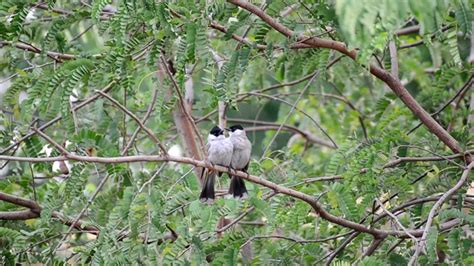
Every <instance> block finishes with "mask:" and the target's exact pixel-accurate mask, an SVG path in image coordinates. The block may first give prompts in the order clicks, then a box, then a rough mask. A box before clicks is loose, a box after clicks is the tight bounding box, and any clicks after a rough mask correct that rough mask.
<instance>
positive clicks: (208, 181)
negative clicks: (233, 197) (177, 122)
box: [199, 126, 233, 203]
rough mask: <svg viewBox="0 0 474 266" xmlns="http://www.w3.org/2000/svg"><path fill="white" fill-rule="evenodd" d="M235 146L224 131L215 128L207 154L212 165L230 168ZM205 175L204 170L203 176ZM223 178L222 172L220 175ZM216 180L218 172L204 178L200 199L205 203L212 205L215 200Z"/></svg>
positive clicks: (210, 171)
mask: <svg viewBox="0 0 474 266" xmlns="http://www.w3.org/2000/svg"><path fill="white" fill-rule="evenodd" d="M232 153H233V145H232V142H231V141H230V139H229V138H226V137H225V136H224V130H223V129H221V128H220V127H218V126H215V127H213V128H212V129H211V132H209V136H208V137H207V154H208V159H209V162H210V163H211V164H215V165H220V166H225V167H230V163H231V160H232ZM204 173H205V169H203V171H202V174H201V175H203V174H204ZM218 175H219V176H222V172H219V173H218ZM215 178H216V171H212V170H209V171H208V172H207V175H206V176H205V177H204V184H203V187H202V191H201V195H200V196H199V199H200V200H201V201H203V202H209V203H212V201H213V200H214V198H215V193H214V182H215Z"/></svg>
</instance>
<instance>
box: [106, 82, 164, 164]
mask: <svg viewBox="0 0 474 266" xmlns="http://www.w3.org/2000/svg"><path fill="white" fill-rule="evenodd" d="M97 92H98V93H99V94H100V95H102V96H103V97H105V98H107V99H108V100H109V101H111V102H112V103H113V104H114V105H115V106H117V107H118V108H119V109H120V110H122V111H123V112H124V113H126V114H127V115H128V116H130V117H131V118H132V119H133V120H135V122H137V124H138V125H139V126H140V127H141V128H142V129H143V130H144V131H145V132H146V133H147V135H148V136H150V138H151V139H152V140H153V142H155V144H157V146H158V147H159V148H160V149H161V151H162V152H163V154H165V155H166V154H168V152H167V151H166V148H165V146H163V144H162V143H161V142H160V140H159V139H158V138H157V137H156V136H155V134H153V131H151V129H149V128H148V127H146V126H145V125H144V124H143V123H142V121H141V120H140V119H139V118H138V117H137V116H136V115H134V114H133V113H132V112H130V111H129V110H128V109H127V108H126V107H125V106H123V105H122V104H121V103H119V102H118V101H117V100H115V99H114V98H112V96H110V95H108V94H107V93H104V92H102V91H97Z"/></svg>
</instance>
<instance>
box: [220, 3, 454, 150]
mask: <svg viewBox="0 0 474 266" xmlns="http://www.w3.org/2000/svg"><path fill="white" fill-rule="evenodd" d="M229 2H230V3H232V4H235V5H237V6H239V7H241V8H243V9H245V10H247V11H249V12H251V13H253V14H255V15H257V16H258V17H260V18H261V19H262V20H263V21H265V22H266V23H267V24H268V25H270V26H271V27H272V28H274V29H275V30H277V31H278V32H280V33H282V34H283V35H285V36H286V37H288V38H293V37H295V35H296V39H297V40H298V41H302V42H303V43H305V44H309V45H311V46H313V47H315V48H328V49H332V50H336V51H338V52H340V53H342V54H345V55H347V56H349V57H350V58H352V59H354V60H355V59H356V57H357V52H356V51H355V50H352V51H349V50H348V49H347V47H346V45H345V44H344V43H342V42H337V41H332V40H325V39H321V38H318V37H306V36H302V35H298V34H296V33H295V32H293V31H292V30H290V29H288V28H287V27H285V26H284V25H283V24H281V23H279V22H277V21H276V20H275V19H273V18H272V17H271V16H269V15H267V14H266V13H265V12H264V11H262V10H261V9H260V8H258V7H257V6H255V5H253V4H251V3H249V2H247V1H243V0H230V1H229ZM370 72H371V73H372V74H373V75H374V76H376V77H377V78H379V79H380V80H382V81H383V82H384V83H386V84H387V85H388V86H389V87H390V88H391V89H392V91H393V92H394V93H395V94H396V95H397V96H398V97H399V98H400V99H401V100H402V101H403V102H404V103H405V105H406V106H407V107H408V108H409V109H410V110H411V111H412V112H413V114H414V115H415V116H416V117H418V118H419V119H420V120H421V121H422V122H423V124H424V125H425V126H426V127H427V128H428V129H429V130H430V131H431V132H432V133H433V134H435V135H436V136H437V137H438V138H439V140H441V141H442V142H443V143H445V144H446V146H448V147H449V148H450V149H451V150H452V151H453V152H455V153H460V152H462V148H461V147H460V146H459V144H458V142H457V141H456V139H454V138H453V137H452V136H451V135H450V134H449V133H448V132H447V131H446V130H445V129H444V128H443V127H442V126H441V125H440V124H438V122H436V120H434V119H433V118H432V117H431V116H430V115H429V114H428V112H426V110H425V109H423V107H421V106H420V104H419V103H418V102H417V101H416V100H415V98H413V96H411V95H410V93H409V92H408V91H407V90H406V88H405V87H404V86H403V84H402V83H401V82H400V80H398V79H397V78H395V77H393V76H392V75H391V74H390V73H388V72H386V71H385V70H383V69H381V68H379V67H377V66H375V65H370Z"/></svg>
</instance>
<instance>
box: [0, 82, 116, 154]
mask: <svg viewBox="0 0 474 266" xmlns="http://www.w3.org/2000/svg"><path fill="white" fill-rule="evenodd" d="M116 83H117V81H116V80H113V81H111V82H110V83H109V84H107V85H106V86H105V87H104V88H103V89H102V90H101V92H103V93H107V92H108V91H110V90H111V89H112V88H113V86H114V85H115V84H116ZM99 97H100V94H98V93H96V94H94V95H92V96H90V97H89V98H87V99H86V100H84V101H83V102H81V103H80V104H78V105H76V106H75V107H74V108H73V110H74V111H77V110H79V109H81V108H83V107H85V106H87V105H88V104H90V103H92V102H94V101H95V100H97V99H98V98H99ZM61 119H62V116H61V115H58V116H56V117H55V118H54V119H52V120H50V121H49V122H47V123H45V124H44V125H42V126H40V127H39V128H38V130H40V131H43V130H45V129H46V128H48V127H50V126H51V125H53V124H55V123H56V122H58V121H59V120H61ZM35 134H36V132H34V131H30V132H29V133H28V134H26V135H25V136H23V137H21V138H20V139H19V140H17V141H16V142H15V143H13V144H11V145H9V146H8V147H6V148H4V149H2V150H1V151H0V154H5V153H6V152H8V151H10V150H11V149H13V148H15V147H16V146H18V145H19V144H20V143H22V142H23V141H25V140H27V139H28V138H30V137H31V136H33V135H35Z"/></svg>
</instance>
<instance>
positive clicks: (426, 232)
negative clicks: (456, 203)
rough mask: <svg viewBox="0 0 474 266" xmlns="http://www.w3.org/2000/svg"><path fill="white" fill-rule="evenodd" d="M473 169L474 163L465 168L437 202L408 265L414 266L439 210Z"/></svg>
mask: <svg viewBox="0 0 474 266" xmlns="http://www.w3.org/2000/svg"><path fill="white" fill-rule="evenodd" d="M472 167H474V162H471V163H470V164H469V165H468V166H467V167H466V168H465V170H464V171H463V173H462V175H461V178H460V179H459V181H458V182H457V183H456V185H454V186H453V187H452V188H451V189H449V190H448V191H446V193H444V194H443V196H441V198H439V199H438V201H436V203H435V204H434V205H433V207H432V208H431V210H430V213H429V214H428V219H427V220H426V225H425V228H424V230H423V235H422V236H421V239H420V241H419V242H418V244H417V245H416V249H415V254H413V256H412V257H411V259H410V261H409V262H408V265H414V264H415V263H416V260H417V258H418V256H419V255H420V253H421V251H422V250H423V249H424V247H425V244H426V237H427V236H428V231H429V230H430V227H431V224H432V223H433V219H434V216H435V214H436V212H437V210H438V208H440V207H441V206H442V205H443V203H444V202H445V201H446V200H447V199H448V198H449V197H451V195H453V194H454V193H455V192H456V191H458V190H459V189H460V188H461V187H462V186H463V185H464V183H465V182H466V180H467V177H468V176H469V173H470V172H471V169H472Z"/></svg>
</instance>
